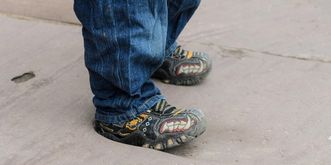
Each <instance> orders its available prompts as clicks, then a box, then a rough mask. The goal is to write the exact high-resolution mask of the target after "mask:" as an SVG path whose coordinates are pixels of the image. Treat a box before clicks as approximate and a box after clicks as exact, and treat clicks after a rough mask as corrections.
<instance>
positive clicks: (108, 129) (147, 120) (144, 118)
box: [94, 100, 206, 150]
mask: <svg viewBox="0 0 331 165" xmlns="http://www.w3.org/2000/svg"><path fill="white" fill-rule="evenodd" d="M94 128H95V130H96V131H97V132H98V133H99V134H100V135H102V136H104V137H106V138H108V139H111V140H114V141H117V142H121V143H125V144H130V145H135V146H142V147H146V148H152V149H156V150H165V149H168V148H173V147H176V146H179V145H181V144H183V143H187V142H189V141H191V140H193V139H194V138H196V137H198V136H199V135H201V134H202V133H203V132H205V130H206V120H205V118H204V115H203V113H202V112H201V111H199V110H196V109H177V108H176V107H174V106H171V105H169V104H168V103H167V102H166V101H165V100H161V101H160V102H159V103H157V105H155V106H154V107H153V108H152V109H151V110H149V111H147V112H146V113H143V114H141V115H140V116H138V117H137V118H135V119H133V120H131V121H128V122H126V123H125V124H123V125H113V124H111V125H108V124H104V123H102V122H99V121H95V123H94Z"/></svg>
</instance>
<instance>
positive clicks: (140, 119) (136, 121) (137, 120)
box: [126, 113, 148, 131]
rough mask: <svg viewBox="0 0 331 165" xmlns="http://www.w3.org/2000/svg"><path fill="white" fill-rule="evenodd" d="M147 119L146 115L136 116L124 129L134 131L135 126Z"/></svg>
mask: <svg viewBox="0 0 331 165" xmlns="http://www.w3.org/2000/svg"><path fill="white" fill-rule="evenodd" d="M147 118H148V115H147V114H146V113H143V114H141V115H139V116H137V117H136V118H135V119H133V120H131V121H129V122H128V123H127V124H126V128H128V129H130V130H132V131H133V130H136V128H137V125H138V124H139V123H141V122H143V121H145V120H146V119H147Z"/></svg>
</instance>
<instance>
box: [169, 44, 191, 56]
mask: <svg viewBox="0 0 331 165" xmlns="http://www.w3.org/2000/svg"><path fill="white" fill-rule="evenodd" d="M192 56H193V52H192V51H188V50H184V49H182V47H181V46H177V48H176V50H175V53H174V54H173V55H172V57H174V58H177V59H184V58H187V59H190V58H192Z"/></svg>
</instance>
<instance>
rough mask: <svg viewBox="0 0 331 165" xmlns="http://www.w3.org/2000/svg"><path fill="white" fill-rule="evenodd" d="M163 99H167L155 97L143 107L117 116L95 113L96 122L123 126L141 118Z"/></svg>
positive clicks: (161, 96) (160, 96) (159, 96)
mask: <svg viewBox="0 0 331 165" xmlns="http://www.w3.org/2000/svg"><path fill="white" fill-rule="evenodd" d="M161 99H165V97H164V96H163V95H156V96H153V97H152V98H150V99H148V100H147V101H145V102H144V103H143V104H142V105H140V106H138V107H137V108H136V109H131V110H128V111H127V112H126V113H124V114H121V115H116V116H114V115H105V114H100V113H98V111H97V112H96V113H95V120H97V121H101V122H104V123H106V124H117V125H122V124H123V123H125V122H127V121H130V120H132V119H134V118H136V117H137V116H139V115H140V114H142V113H144V112H146V111H147V110H149V109H151V108H152V107H153V106H154V105H155V104H156V103H157V102H159V101H160V100H161Z"/></svg>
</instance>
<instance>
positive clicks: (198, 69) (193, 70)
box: [176, 61, 205, 75]
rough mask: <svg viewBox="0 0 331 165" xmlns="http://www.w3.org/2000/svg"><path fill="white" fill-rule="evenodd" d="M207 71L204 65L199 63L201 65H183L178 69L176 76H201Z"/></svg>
mask: <svg viewBox="0 0 331 165" xmlns="http://www.w3.org/2000/svg"><path fill="white" fill-rule="evenodd" d="M204 70H205V66H204V63H203V62H202V61H199V64H182V65H180V66H179V67H178V68H177V71H176V74H177V75H180V74H192V75H195V74H199V73H202V72H203V71H204Z"/></svg>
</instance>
